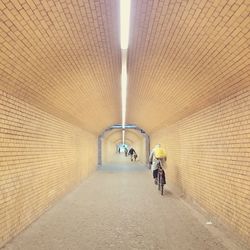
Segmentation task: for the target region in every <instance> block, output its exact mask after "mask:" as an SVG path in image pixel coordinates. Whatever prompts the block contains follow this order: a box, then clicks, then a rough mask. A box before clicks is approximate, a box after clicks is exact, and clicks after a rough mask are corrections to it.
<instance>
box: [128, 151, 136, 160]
mask: <svg viewBox="0 0 250 250" xmlns="http://www.w3.org/2000/svg"><path fill="white" fill-rule="evenodd" d="M128 154H129V155H130V157H131V161H133V159H134V156H135V155H136V152H135V150H134V149H133V148H130V150H129V151H128ZM136 157H137V155H136Z"/></svg>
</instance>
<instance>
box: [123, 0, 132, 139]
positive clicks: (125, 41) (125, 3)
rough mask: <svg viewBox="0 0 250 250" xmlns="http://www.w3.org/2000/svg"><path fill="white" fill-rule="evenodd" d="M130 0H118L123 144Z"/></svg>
mask: <svg viewBox="0 0 250 250" xmlns="http://www.w3.org/2000/svg"><path fill="white" fill-rule="evenodd" d="M130 5H131V0H120V43H121V55H122V73H121V98H122V129H123V130H122V143H123V144H125V124H126V107H127V85H128V75H127V51H128V40H129V19H130Z"/></svg>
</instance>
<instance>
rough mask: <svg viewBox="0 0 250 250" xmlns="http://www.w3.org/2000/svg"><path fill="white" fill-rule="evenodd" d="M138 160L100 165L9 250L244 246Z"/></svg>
mask: <svg viewBox="0 0 250 250" xmlns="http://www.w3.org/2000/svg"><path fill="white" fill-rule="evenodd" d="M197 214H198V213H197V212H196V211H194V210H193V209H192V208H191V207H190V206H188V205H186V204H185V202H183V201H182V200H181V199H179V198H178V197H177V196H176V195H174V194H173V193H172V192H171V191H170V190H169V189H168V190H166V191H165V195H164V196H161V195H160V194H159V193H158V190H157V188H156V186H155V185H154V184H153V182H152V177H151V173H150V171H149V170H148V169H146V168H145V167H143V166H141V165H139V164H132V163H127V164H125V165H121V164H120V165H117V164H114V165H109V166H104V167H103V168H102V169H99V170H98V171H97V172H96V173H95V174H93V175H92V176H91V177H89V178H88V179H87V180H85V181H84V182H83V183H82V184H81V185H80V186H79V187H78V188H77V189H75V190H74V191H73V192H72V193H70V194H69V195H67V196H66V197H65V198H64V199H63V200H61V201H60V202H58V204H56V205H55V206H54V207H53V208H51V209H50V210H49V211H47V212H46V213H45V214H44V215H43V216H42V217H41V218H40V219H38V220H37V221H36V222H34V223H33V224H32V225H31V226H30V227H29V228H27V229H26V230H25V231H24V232H22V233H21V234H20V235H19V236H17V237H16V238H15V239H14V240H13V241H11V242H10V243H9V244H8V245H6V246H5V248H4V249H5V250H10V249H12V250H14V249H15V250H16V249H19V250H42V249H43V250H45V249H46V250H57V249H58V250H59V249H60V250H61V249H62V250H75V249H77V250H80V249H81V250H88V249H90V250H92V249H96V250H97V249H116V250H117V249H119V250H122V249H125V250H130V249H144V250H147V249H167V250H172V249H173V250H182V249H183V250H188V249H190V250H196V249H197V250H205V249H211V250H218V249H220V250H222V249H242V248H241V247H239V246H237V245H236V244H235V243H234V242H232V241H230V240H229V239H228V238H227V237H224V234H223V233H221V232H219V231H218V229H216V228H215V227H214V225H206V221H207V220H206V218H205V217H204V216H202V215H200V214H198V215H197Z"/></svg>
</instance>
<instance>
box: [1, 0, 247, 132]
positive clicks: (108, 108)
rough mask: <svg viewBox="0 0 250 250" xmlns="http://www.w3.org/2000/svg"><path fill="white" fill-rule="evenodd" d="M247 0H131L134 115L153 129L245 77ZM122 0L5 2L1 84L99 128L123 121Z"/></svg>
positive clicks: (130, 112)
mask: <svg viewBox="0 0 250 250" xmlns="http://www.w3.org/2000/svg"><path fill="white" fill-rule="evenodd" d="M247 2H248V1H247V0H232V1H227V0H220V1H218V0H211V1H208V0H182V1H176V0H132V6H131V9H132V12H131V25H130V27H131V31H130V42H129V50H128V98H127V101H128V105H127V122H128V123H133V124H137V125H138V126H140V127H142V128H144V129H145V130H146V131H147V132H151V131H153V130H154V129H156V128H157V127H159V126H161V125H162V124H170V123H172V122H174V121H177V120H178V119H181V118H183V117H185V116H187V115H189V114H191V113H193V112H195V111H197V110H199V109H201V108H204V107H206V106H208V105H210V104H213V103H215V102H217V101H219V100H220V99H222V98H224V97H226V96H228V95H230V94H232V93H233V92H236V91H237V90H240V89H242V88H244V87H246V86H247V85H248V84H249V75H248V63H249V61H248V52H249V51H248V42H247V36H248V34H249V28H248V25H249V19H248V13H249V8H248V9H247ZM120 70H121V58H120V44H119V1H118V0H83V1H78V0H65V1H59V0H57V1H56V0H55V1H48V0H43V1H37V0H22V1H21V0H6V1H1V2H0V89H1V90H4V91H6V92H8V93H10V94H12V95H13V96H16V97H18V98H20V99H22V100H24V101H26V102H28V103H30V104H32V105H35V106H36V107H38V108H40V109H42V110H44V111H46V112H49V113H51V114H53V115H55V116H58V117H60V118H62V119H64V120H66V121H69V122H71V123H73V124H76V125H77V126H80V127H82V128H84V129H87V130H89V131H92V132H94V133H100V132H101V131H102V130H104V129H105V128H106V127H108V126H110V125H111V124H115V123H120V122H121V105H120V104H121V101H120V96H121V95H120Z"/></svg>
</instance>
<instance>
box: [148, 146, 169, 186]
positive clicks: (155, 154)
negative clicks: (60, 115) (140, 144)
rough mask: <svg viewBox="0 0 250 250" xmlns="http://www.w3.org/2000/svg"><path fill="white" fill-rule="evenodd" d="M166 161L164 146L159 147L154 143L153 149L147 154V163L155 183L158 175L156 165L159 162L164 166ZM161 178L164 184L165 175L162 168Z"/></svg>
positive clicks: (157, 165)
mask: <svg viewBox="0 0 250 250" xmlns="http://www.w3.org/2000/svg"><path fill="white" fill-rule="evenodd" d="M166 161H167V154H166V151H165V149H164V148H162V147H161V145H160V144H157V145H155V147H154V148H153V150H152V151H151V153H150V156H149V164H150V166H151V170H152V173H153V178H154V182H155V184H157V175H158V167H159V164H160V165H161V166H162V167H163V168H165V167H166ZM163 179H164V184H166V177H165V171H164V169H163Z"/></svg>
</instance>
